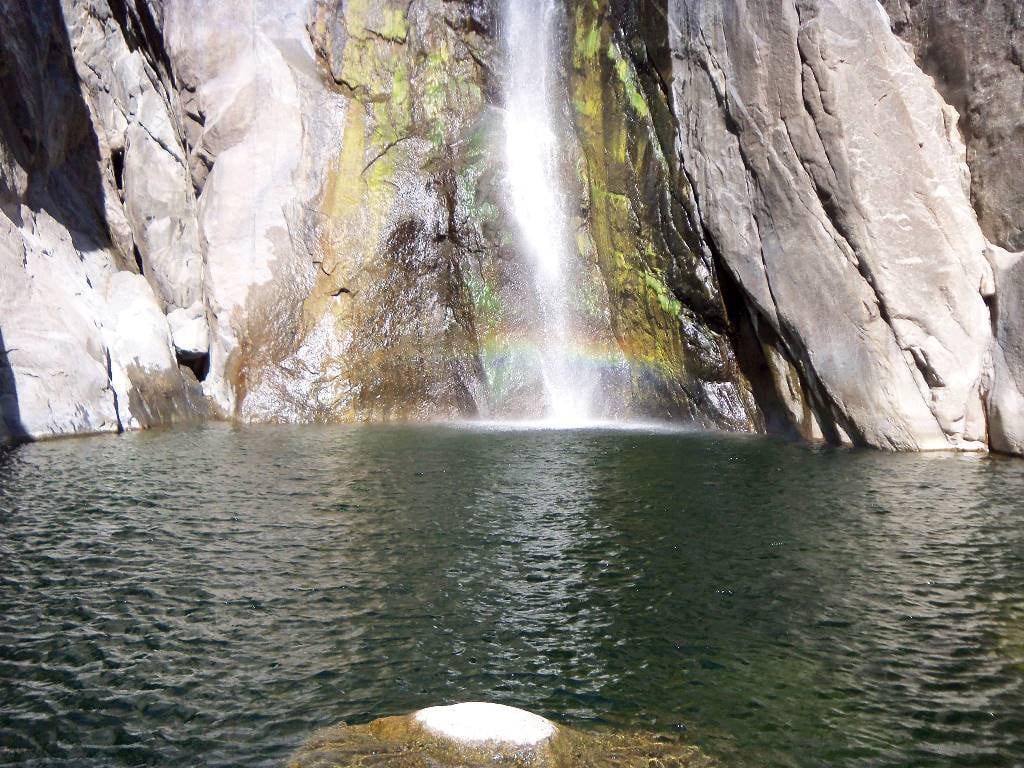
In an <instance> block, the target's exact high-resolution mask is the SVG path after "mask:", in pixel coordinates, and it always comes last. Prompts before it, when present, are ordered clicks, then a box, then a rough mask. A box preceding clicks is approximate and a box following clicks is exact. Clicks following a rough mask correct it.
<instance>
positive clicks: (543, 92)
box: [505, 0, 594, 425]
mask: <svg viewBox="0 0 1024 768" xmlns="http://www.w3.org/2000/svg"><path fill="white" fill-rule="evenodd" d="M558 13H559V11H558V7H557V3H556V2H555V0H506V3H505V30H506V37H505V41H506V45H507V48H506V59H507V62H506V63H507V81H506V93H505V161H506V167H507V169H508V185H509V190H510V193H511V200H512V209H513V212H514V214H515V218H516V222H517V224H518V226H519V230H520V234H521V237H522V243H523V246H524V247H525V249H526V252H527V254H528V256H529V257H530V259H531V261H532V263H533V267H534V281H535V288H536V291H537V297H538V299H539V309H540V311H539V317H538V318H537V323H538V327H537V328H536V329H535V332H536V334H537V335H538V336H539V344H538V357H539V367H540V372H541V376H542V378H543V381H544V391H545V399H546V402H545V413H544V416H545V420H547V421H550V422H554V423H558V424H569V425H571V424H580V423H585V422H586V421H588V420H589V419H590V417H591V403H590V400H591V394H592V392H593V389H594V387H593V384H592V382H591V381H590V380H589V379H590V377H589V376H588V372H587V370H586V369H585V367H584V366H582V365H580V364H579V363H578V362H576V361H577V360H578V357H579V356H578V355H576V354H574V351H575V348H576V347H577V345H576V344H574V339H573V330H574V329H573V322H572V313H571V311H570V303H569V296H570V292H569V286H570V279H569V278H570V277H571V275H570V256H571V255H572V252H571V251H570V249H569V247H568V243H569V227H568V224H567V216H566V196H565V192H564V191H563V185H562V179H561V176H560V173H559V153H560V146H559V140H558V131H557V129H556V123H557V120H556V114H557V112H556V108H555V105H556V99H555V94H556V89H557V85H558V83H557V80H556V77H555V75H554V74H553V64H554V62H555V56H554V55H553V53H554V52H553V48H554V45H555V30H556V28H557V21H558Z"/></svg>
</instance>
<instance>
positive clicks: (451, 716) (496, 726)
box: [413, 701, 555, 747]
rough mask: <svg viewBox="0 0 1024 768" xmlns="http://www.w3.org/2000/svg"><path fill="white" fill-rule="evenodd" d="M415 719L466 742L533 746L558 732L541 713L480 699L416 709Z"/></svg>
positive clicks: (440, 732) (432, 729) (449, 737)
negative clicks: (536, 713) (417, 710)
mask: <svg viewBox="0 0 1024 768" xmlns="http://www.w3.org/2000/svg"><path fill="white" fill-rule="evenodd" d="M413 718H414V719H415V720H416V722H417V723H419V724H420V725H422V726H423V727H424V728H426V729H427V731H428V732H430V733H432V734H433V735H435V736H443V737H445V738H448V739H452V740H454V741H457V742H459V743H462V744H478V743H481V742H495V743H498V744H508V745H511V746H517V747H533V746H536V745H538V744H540V743H542V742H544V741H547V740H548V739H550V738H551V737H552V736H554V735H555V725H554V723H552V722H551V721H550V720H546V719H545V718H543V717H540V716H539V715H535V714H533V713H531V712H527V711H525V710H522V709H516V708H515V707H508V706H505V705H504V704H489V703H485V702H479V701H474V702H465V703H463V704H452V705H450V706H447V707H428V708H427V709H421V710H420V711H419V712H416V713H415V714H414V715H413Z"/></svg>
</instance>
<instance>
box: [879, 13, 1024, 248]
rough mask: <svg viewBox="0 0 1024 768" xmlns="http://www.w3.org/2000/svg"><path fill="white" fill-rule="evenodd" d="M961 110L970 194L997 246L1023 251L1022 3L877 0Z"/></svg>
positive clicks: (983, 225) (1023, 54)
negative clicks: (969, 168) (881, 1)
mask: <svg viewBox="0 0 1024 768" xmlns="http://www.w3.org/2000/svg"><path fill="white" fill-rule="evenodd" d="M883 5H884V6H885V8H886V10H887V11H888V12H889V16H890V18H891V21H892V26H893V29H894V30H895V31H896V32H897V33H898V34H899V35H900V36H902V37H903V38H904V39H906V40H907V41H909V42H910V43H912V44H913V46H914V52H915V57H916V59H917V62H918V64H919V65H920V66H921V68H922V69H923V70H924V71H925V72H926V73H927V74H929V75H931V76H932V77H934V78H935V85H936V87H937V88H938V89H939V92H940V93H941V94H942V95H943V97H944V98H945V100H946V101H947V102H948V103H949V104H951V105H952V106H953V107H955V108H956V110H957V112H958V113H959V115H960V120H959V124H960V130H961V132H962V133H963V136H964V139H965V141H966V143H967V162H968V163H969V165H970V167H971V198H972V200H973V202H974V207H975V209H976V210H977V212H978V220H979V222H980V223H981V228H982V231H984V233H985V235H986V236H987V237H988V238H989V239H990V240H991V241H992V242H993V243H994V244H996V245H999V246H1000V247H1003V248H1006V249H1009V250H1011V251H1020V250H1024V216H1022V215H1021V211H1022V210H1024V181H1022V176H1024V174H1022V172H1021V163H1022V161H1024V4H1022V3H1020V2H1019V0H986V2H983V3H979V2H974V1H973V0H883Z"/></svg>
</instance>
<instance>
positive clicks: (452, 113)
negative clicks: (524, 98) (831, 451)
mask: <svg viewBox="0 0 1024 768" xmlns="http://www.w3.org/2000/svg"><path fill="white" fill-rule="evenodd" d="M974 5H975V4H970V3H967V2H966V0H919V2H911V1H910V0H886V3H885V7H884V8H883V6H882V5H880V4H878V3H877V2H874V0H729V2H722V3H704V2H699V1H698V0H633V1H631V2H626V1H625V0H609V1H608V2H595V1H593V0H567V1H566V2H565V4H564V19H563V21H564V25H563V27H564V34H563V37H562V39H561V40H560V45H559V46H558V49H559V51H560V58H559V60H557V61H553V62H549V65H550V67H551V71H552V72H554V73H556V76H557V77H558V87H559V89H560V90H559V93H561V94H562V99H561V102H562V105H561V109H560V111H559V114H558V116H557V117H558V120H559V121H560V123H559V124H560V125H561V126H562V128H563V131H564V133H565V140H564V141H563V142H562V143H561V144H562V146H563V148H564V149H563V155H564V156H563V157H562V158H561V162H562V164H563V166H564V174H563V175H564V177H565V185H566V194H568V195H570V196H572V198H573V199H575V200H576V201H577V202H578V205H577V206H575V210H577V211H578V212H577V213H576V214H574V216H573V221H572V222H571V224H572V227H573V230H574V232H575V233H576V234H575V246H576V247H575V259H576V262H577V263H576V265H575V268H574V270H575V271H574V274H575V277H574V280H573V284H572V307H573V312H574V313H576V314H577V315H578V317H579V318H580V323H581V327H585V328H586V330H587V338H586V343H585V346H586V350H584V351H583V352H581V356H582V355H585V356H586V357H587V359H588V360H590V361H592V362H591V363H590V364H591V365H593V366H594V368H595V369H596V370H597V371H599V373H600V379H601V382H602V405H601V408H600V414H599V415H601V416H605V417H610V418H660V419H671V420H677V421H685V422H687V423H694V424H696V425H699V426H703V427H715V428H724V429H730V430H742V431H774V432H783V433H788V434H792V435H800V436H803V437H805V438H809V439H821V438H823V439H827V440H830V441H832V442H836V443H852V444H858V445H870V446H876V447H881V448H888V449H899V450H904V449H908V450H912V449H934V448H957V449H964V450H983V449H986V448H993V449H996V450H1000V451H1006V452H1012V453H1024V394H1022V392H1024V340H1022V339H1024V336H1022V333H1021V331H1022V327H1021V323H1022V322H1024V304H1022V301H1024V267H1022V266H1021V260H1020V254H1019V253H1018V251H1020V250H1021V249H1022V248H1024V235H1022V232H1024V217H1022V215H1021V213H1020V201H1021V199H1022V198H1024V173H1021V172H1020V171H1021V169H1022V167H1024V166H1022V164H1024V156H1022V155H1021V152H1022V151H1024V118H1022V115H1024V109H1022V108H1024V67H1022V65H1021V51H1022V50H1024V41H1022V40H1021V34H1022V32H1021V30H1022V20H1021V11H1020V9H1019V8H1018V7H1017V6H1016V4H1015V3H1014V2H1013V0H988V2H986V3H985V4H984V9H983V10H982V12H972V11H971V8H973V7H974ZM968 6H971V8H969V7H968ZM0 20H2V21H3V23H4V25H5V27H4V28H5V34H4V36H3V38H2V39H0V80H2V85H3V88H2V91H0V213H2V215H0V415H2V418H0V442H3V441H5V440H18V439H24V438H33V437H43V436H48V435H55V434H68V433H77V432H103V431H118V430H124V429H135V428H145V427H149V426H155V425H158V424H166V423H174V422H181V421H188V420H199V419H205V418H228V419H239V420H243V421H297V422H310V421H348V420H363V419H390V418H403V419H404V418H414V419H427V418H472V417H494V418H506V417H528V418H532V417H536V416H539V415H540V413H539V411H538V407H539V406H538V403H540V402H541V398H540V397H539V393H540V392H541V391H542V382H541V381H540V376H539V374H538V371H537V370H536V368H535V366H534V367H531V364H530V362H529V359H530V355H531V351H530V343H531V338H530V337H531V333H535V327H536V325H535V321H534V318H535V316H536V314H537V307H536V301H537V297H536V296H535V295H534V293H533V292H532V291H531V288H530V286H531V280H530V278H529V273H530V270H531V268H532V266H531V264H530V263H529V262H528V260H527V259H525V258H524V257H523V255H522V252H521V249H520V248H519V247H518V246H517V243H516V228H515V222H514V218H513V216H512V213H511V211H510V209H509V205H510V203H509V200H508V195H507V192H506V190H505V181H504V179H505V173H506V170H505V169H503V168H502V167H501V162H500V157H501V153H500V149H499V147H500V146H501V131H502V117H501V116H502V109H503V93H502V88H503V79H502V66H503V51H502V46H501V8H500V5H499V4H498V3H497V2H495V1H494V0H468V1H466V2H450V1H446V0H411V2H409V1H408V0H403V1H402V2H398V1H397V0H394V1H392V0H349V1H348V2H342V3H339V2H333V1H331V0H287V2H272V1H271V0H257V2H254V3H247V4H244V7H242V6H241V5H239V4H236V3H227V2H212V1H210V0H59V1H58V0H39V2H28V0H22V1H18V0H3V1H2V2H0Z"/></svg>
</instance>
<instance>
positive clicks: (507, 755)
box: [288, 715, 716, 768]
mask: <svg viewBox="0 0 1024 768" xmlns="http://www.w3.org/2000/svg"><path fill="white" fill-rule="evenodd" d="M714 765H716V763H714V761H712V760H711V759H710V758H709V757H707V756H706V755H704V754H703V753H702V752H701V751H700V750H699V749H697V748H696V747H694V746H692V745H688V744H684V743H682V742H680V741H678V740H675V739H671V738H666V737H661V736H657V735H654V734H648V733H640V732H620V731H581V730H577V729H574V728H568V727H565V726H559V727H558V729H557V732H556V734H555V735H554V736H553V737H552V738H551V739H549V740H548V741H546V742H543V743H542V744H540V745H538V746H536V747H515V746H503V745H501V744H496V743H483V744H480V743H474V744H469V745H467V744H461V743H458V742H455V741H452V740H449V739H446V738H443V737H438V736H435V735H433V734H432V733H430V732H428V731H427V730H425V729H424V728H423V727H422V726H420V725H419V724H418V723H417V722H416V720H415V719H414V717H413V716H411V715H405V716H400V717H385V718H381V719H379V720H374V721H373V722H372V723H369V724H367V725H339V726H336V727H334V728H328V729H326V730H323V731H321V732H320V733H318V734H316V735H315V736H314V737H313V738H312V739H311V740H310V741H309V743H308V744H307V745H306V746H305V747H303V748H302V749H301V750H300V751H299V752H298V753H297V754H296V755H295V756H294V757H293V758H292V759H291V760H290V761H289V763H288V766H289V768H485V767H490V766H509V768H712V766H714Z"/></svg>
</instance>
